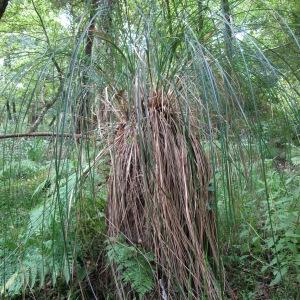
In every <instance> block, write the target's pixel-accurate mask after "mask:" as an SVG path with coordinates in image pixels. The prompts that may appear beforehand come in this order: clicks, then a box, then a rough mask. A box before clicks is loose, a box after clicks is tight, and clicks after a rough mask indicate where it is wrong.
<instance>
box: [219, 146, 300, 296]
mask: <svg viewBox="0 0 300 300" xmlns="http://www.w3.org/2000/svg"><path fill="white" fill-rule="evenodd" d="M295 153H296V151H295ZM265 166H266V182H265V181H264V179H263V177H261V176H259V175H258V174H259V164H258V163H256V164H255V166H254V168H253V170H252V181H251V185H252V192H251V193H249V191H248V189H245V190H244V191H243V192H242V193H239V198H238V199H237V201H238V203H237V205H238V207H239V210H238V214H239V217H238V218H237V219H236V222H235V224H234V225H233V227H232V230H233V231H227V230H228V228H227V229H223V230H222V231H223V237H222V238H223V239H224V242H225V241H228V238H227V237H226V235H228V234H229V235H230V236H231V238H230V240H231V239H232V240H231V242H228V244H226V243H227V242H225V244H224V247H225V248H224V251H225V256H224V262H225V267H226V268H227V270H228V273H229V276H230V277H231V278H232V282H233V287H234V288H238V289H239V290H240V292H239V293H240V295H248V297H249V298H247V297H246V299H251V298H254V297H259V296H261V295H262V294H264V293H267V294H268V295H269V297H270V298H271V299H273V298H272V297H275V299H276V295H277V296H279V297H282V298H281V299H292V298H293V297H296V296H297V286H298V284H299V282H300V263H299V247H300V234H299V233H300V231H299V230H300V223H299V221H300V219H299V211H300V189H299V186H300V176H299V172H298V171H297V169H295V167H294V169H290V167H289V165H287V166H285V167H284V169H280V170H278V169H276V167H277V166H276V165H275V164H274V160H271V159H269V160H266V161H265ZM243 184H244V186H246V184H247V183H246V182H244V183H242V185H243ZM266 186H267V191H268V193H267V194H266ZM236 188H238V187H236ZM233 189H235V188H234V187H233ZM219 197H220V200H221V199H224V194H223V193H221V194H220V195H219ZM220 204H222V201H221V202H220ZM242 274H244V275H242ZM250 295H251V296H250Z"/></svg>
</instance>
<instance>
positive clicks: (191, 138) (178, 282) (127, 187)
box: [108, 90, 220, 299]
mask: <svg viewBox="0 0 300 300" xmlns="http://www.w3.org/2000/svg"><path fill="white" fill-rule="evenodd" d="M142 105H143V106H144V111H145V114H147V118H143V119H141V116H139V115H135V116H133V115H131V117H130V118H129V119H127V120H126V121H125V122H122V123H121V124H119V126H118V129H117V130H116V133H115V138H114V150H113V152H112V173H111V178H110V194H109V202H108V222H109V224H108V233H109V235H110V236H112V237H113V236H118V235H120V234H122V235H124V236H125V237H126V239H127V240H128V241H129V242H130V243H135V244H139V245H142V247H143V248H144V249H147V250H150V251H152V252H153V253H154V255H155V261H156V263H157V270H156V279H157V280H156V282H157V283H159V282H160V286H159V285H158V286H157V288H156V292H157V294H160V295H162V294H167V295H168V297H170V298H171V299H178V297H192V298H197V299H199V298H201V297H204V296H206V297H208V298H209V299H219V297H220V294H219V287H218V284H217V281H216V277H215V274H214V272H213V267H212V266H213V265H214V266H218V267H219V265H218V258H217V245H216V244H217V243H216V229H215V217H214V213H213V210H212V205H213V203H212V200H213V199H212V198H211V197H210V195H209V182H210V179H211V171H210V165H209V162H208V160H207V158H206V155H205V153H204V151H203V149H202V146H201V140H200V137H199V136H198V135H197V134H196V133H195V132H197V131H193V130H191V127H193V126H194V124H192V123H190V124H189V125H187V124H185V122H184V119H183V117H182V115H181V112H180V111H181V110H180V105H181V103H180V102H179V99H178V98H176V96H175V94H174V93H173V92H172V91H171V90H170V91H168V92H165V91H164V90H156V91H154V92H152V93H151V94H150V95H149V97H144V98H143V100H142ZM191 119H192V118H191Z"/></svg>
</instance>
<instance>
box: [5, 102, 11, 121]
mask: <svg viewBox="0 0 300 300" xmlns="http://www.w3.org/2000/svg"><path fill="white" fill-rule="evenodd" d="M6 111H7V118H8V120H12V114H11V109H10V104H9V101H8V100H7V101H6Z"/></svg>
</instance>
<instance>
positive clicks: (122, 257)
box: [106, 239, 154, 299]
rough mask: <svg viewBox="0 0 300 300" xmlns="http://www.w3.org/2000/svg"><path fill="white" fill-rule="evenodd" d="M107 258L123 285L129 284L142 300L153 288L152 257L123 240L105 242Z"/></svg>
mask: <svg viewBox="0 0 300 300" xmlns="http://www.w3.org/2000/svg"><path fill="white" fill-rule="evenodd" d="M106 248H107V258H108V261H109V263H110V264H111V265H116V267H117V271H118V273H119V274H120V278H121V280H122V281H123V282H124V284H129V285H130V286H131V288H132V289H133V290H134V291H135V292H136V293H137V294H138V296H139V298H141V299H142V298H143V297H144V296H145V295H146V294H147V293H149V292H151V291H152V290H153V288H154V273H153V267H152V263H153V262H154V256H153V254H151V253H150V252H145V251H144V250H143V249H140V248H139V247H137V246H135V245H128V244H127V243H126V242H125V241H124V240H123V239H118V240H115V241H113V240H109V241H107V247H106Z"/></svg>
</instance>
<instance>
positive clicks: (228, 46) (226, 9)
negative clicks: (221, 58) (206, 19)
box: [222, 0, 233, 64]
mask: <svg viewBox="0 0 300 300" xmlns="http://www.w3.org/2000/svg"><path fill="white" fill-rule="evenodd" d="M222 11H223V16H224V21H225V29H224V39H225V52H226V56H227V58H228V61H229V63H230V64H231V63H232V53H233V47H232V36H233V34H232V28H231V26H232V20H231V11H230V4H229V0H222Z"/></svg>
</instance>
